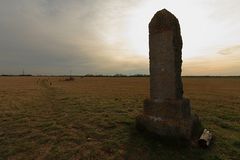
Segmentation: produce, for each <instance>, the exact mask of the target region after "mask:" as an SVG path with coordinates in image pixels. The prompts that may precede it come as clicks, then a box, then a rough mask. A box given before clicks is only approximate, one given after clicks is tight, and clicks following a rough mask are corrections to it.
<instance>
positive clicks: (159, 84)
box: [149, 9, 183, 101]
mask: <svg viewBox="0 0 240 160" xmlns="http://www.w3.org/2000/svg"><path fill="white" fill-rule="evenodd" d="M149 49H150V52H149V57H150V75H151V76H150V96H151V99H152V100H154V101H163V100H165V99H180V98H182V95H183V89H182V79H181V66H182V52H181V49H182V37H181V34H180V26H179V22H178V20H177V18H176V17H175V16H174V15H173V14H172V13H170V12H169V11H167V10H166V9H163V10H161V11H159V12H157V13H156V14H155V15H154V17H153V18H152V20H151V22H150V23H149Z"/></svg>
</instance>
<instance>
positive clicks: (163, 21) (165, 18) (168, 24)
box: [149, 8, 179, 33]
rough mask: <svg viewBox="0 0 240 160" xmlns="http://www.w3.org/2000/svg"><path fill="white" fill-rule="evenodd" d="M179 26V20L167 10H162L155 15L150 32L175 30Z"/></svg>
mask: <svg viewBox="0 0 240 160" xmlns="http://www.w3.org/2000/svg"><path fill="white" fill-rule="evenodd" d="M178 26H179V22H178V19H177V18H176V17H175V15H174V14H172V13H171V12H169V11H168V10H167V9H165V8H164V9H162V10H160V11H158V12H157V13H155V15H154V16H153V18H152V20H151V22H150V23H149V32H150V33H154V32H160V31H164V30H175V28H176V27H178Z"/></svg>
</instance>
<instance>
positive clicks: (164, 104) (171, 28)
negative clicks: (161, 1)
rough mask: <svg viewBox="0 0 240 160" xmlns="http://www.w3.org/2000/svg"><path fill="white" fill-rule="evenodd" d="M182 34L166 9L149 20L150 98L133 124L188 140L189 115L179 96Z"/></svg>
mask: <svg viewBox="0 0 240 160" xmlns="http://www.w3.org/2000/svg"><path fill="white" fill-rule="evenodd" d="M181 50H182V37H181V32H180V25H179V22H178V19H177V18H176V17H175V16H174V15H173V14H172V13H170V12H169V11H167V10H166V9H163V10H160V11H158V12H157V13H156V14H155V15H154V16H153V18H152V20H151V22H150V23H149V59H150V99H148V100H145V102H144V112H143V114H142V115H140V116H138V117H137V122H136V123H137V126H138V127H139V126H140V127H141V128H145V129H147V130H149V131H150V132H154V133H156V134H158V135H161V136H174V137H183V138H186V139H190V137H191V134H192V126H193V116H192V115H191V107H190V101H189V99H187V98H183V85H182V78H181V71H182V70H181V66H182V51H181Z"/></svg>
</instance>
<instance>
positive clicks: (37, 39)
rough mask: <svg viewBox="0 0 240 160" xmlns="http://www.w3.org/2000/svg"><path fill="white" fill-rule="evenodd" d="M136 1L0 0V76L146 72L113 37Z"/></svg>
mask: <svg viewBox="0 0 240 160" xmlns="http://www.w3.org/2000/svg"><path fill="white" fill-rule="evenodd" d="M136 3H137V1H136V0H131V1H129V2H121V1H110V0H107V1H100V0H95V1H93V0H91V1H89V0H81V1H77V0H69V1H64V0H36V1H30V0H23V1H21V3H19V1H17V0H12V1H1V2H0V33H1V37H0V57H1V58H0V62H1V63H0V68H1V69H0V72H2V73H4V72H8V73H18V72H19V71H21V70H22V68H25V70H27V71H29V72H31V73H49V74H65V73H66V72H67V73H68V71H69V70H73V71H74V72H75V73H76V74H86V73H114V72H116V73H117V72H125V73H129V72H131V71H135V70H139V67H140V70H141V69H143V67H142V64H143V65H144V66H146V64H145V63H140V64H139V63H138V64H136V62H135V61H134V58H132V52H133V51H131V50H129V49H126V47H125V46H124V43H125V42H124V41H123V40H121V39H117V40H116V41H115V42H114V43H113V42H111V38H112V37H114V36H116V37H117V36H120V34H121V32H122V30H123V28H122V26H120V25H119V24H121V23H123V21H124V16H125V15H126V14H128V12H129V8H131V6H134V4H136ZM109 38H110V43H107V42H106V39H109ZM116 57H121V58H119V59H118V58H116ZM130 57H131V58H130ZM136 58H137V59H141V58H139V57H136ZM130 59H132V61H131V60H130ZM140 61H144V60H143V58H142V59H141V60H140ZM116 63H117V65H116ZM10 66H11V67H10ZM126 66H128V68H126ZM143 70H144V71H146V69H143Z"/></svg>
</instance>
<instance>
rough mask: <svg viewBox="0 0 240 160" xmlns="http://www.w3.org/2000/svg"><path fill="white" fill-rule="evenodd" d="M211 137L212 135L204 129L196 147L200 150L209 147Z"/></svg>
mask: <svg viewBox="0 0 240 160" xmlns="http://www.w3.org/2000/svg"><path fill="white" fill-rule="evenodd" d="M212 137H213V136H212V133H210V131H208V130H207V129H204V131H203V133H202V135H201V137H200V139H199V140H198V145H199V146H200V147H202V148H207V147H209V146H210V142H211V140H212Z"/></svg>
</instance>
